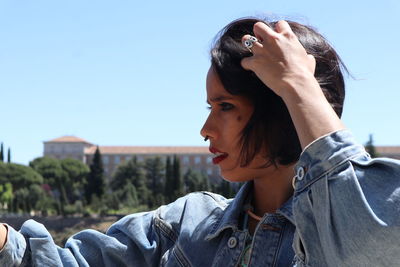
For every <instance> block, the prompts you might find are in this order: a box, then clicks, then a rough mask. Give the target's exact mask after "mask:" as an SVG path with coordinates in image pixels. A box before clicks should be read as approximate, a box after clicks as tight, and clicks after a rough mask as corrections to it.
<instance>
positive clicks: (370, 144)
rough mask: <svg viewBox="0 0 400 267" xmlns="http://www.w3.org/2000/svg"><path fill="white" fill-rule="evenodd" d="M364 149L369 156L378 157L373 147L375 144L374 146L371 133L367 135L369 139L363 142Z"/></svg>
mask: <svg viewBox="0 0 400 267" xmlns="http://www.w3.org/2000/svg"><path fill="white" fill-rule="evenodd" d="M365 150H366V151H367V152H368V153H369V155H370V156H371V158H376V157H378V153H377V152H376V149H375V146H374V139H373V137H372V134H370V135H369V140H368V142H367V143H366V144H365Z"/></svg>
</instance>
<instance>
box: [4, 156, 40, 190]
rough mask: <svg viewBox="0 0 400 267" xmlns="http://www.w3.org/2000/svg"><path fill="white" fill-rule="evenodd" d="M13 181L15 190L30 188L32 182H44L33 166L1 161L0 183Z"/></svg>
mask: <svg viewBox="0 0 400 267" xmlns="http://www.w3.org/2000/svg"><path fill="white" fill-rule="evenodd" d="M7 182H9V183H11V184H12V187H13V190H14V191H16V190H18V189H20V188H28V187H29V186H30V185H31V184H42V183H43V177H42V176H41V175H40V174H39V173H38V172H36V171H35V170H33V169H32V168H30V167H28V166H24V165H20V164H15V163H10V164H5V163H2V162H0V184H5V183H7Z"/></svg>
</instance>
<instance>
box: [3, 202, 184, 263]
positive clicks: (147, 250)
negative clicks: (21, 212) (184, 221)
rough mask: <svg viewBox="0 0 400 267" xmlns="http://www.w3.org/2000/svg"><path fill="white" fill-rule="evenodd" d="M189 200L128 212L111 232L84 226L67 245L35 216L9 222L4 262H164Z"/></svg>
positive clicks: (110, 229) (111, 228) (114, 225)
mask: <svg viewBox="0 0 400 267" xmlns="http://www.w3.org/2000/svg"><path fill="white" fill-rule="evenodd" d="M184 205H185V198H181V199H178V200H177V201H175V202H174V203H172V204H170V205H168V206H162V207H160V208H159V209H157V210H155V211H152V212H145V213H137V214H132V215H129V216H126V217H124V218H122V219H121V220H119V221H118V222H116V223H115V224H113V225H112V226H111V227H110V228H109V229H108V231H107V232H106V234H103V233H100V232H98V231H94V230H84V231H82V232H79V233H77V234H75V235H73V236H72V237H70V238H69V239H68V240H67V242H66V244H65V248H61V247H59V246H57V245H55V244H54V242H53V239H52V237H51V235H50V233H49V232H48V231H47V230H46V228H45V227H44V226H43V225H42V224H40V223H37V222H35V221H34V220H28V221H26V222H25V223H24V224H23V225H22V227H21V229H20V231H19V232H17V231H16V230H14V229H13V228H12V227H10V226H8V229H9V230H8V239H7V243H6V245H5V246H4V248H3V250H2V251H1V252H0V266H32V265H33V266H96V267H97V266H99V267H100V266H141V267H142V266H143V267H144V266H159V265H160V263H161V261H162V260H163V256H164V254H168V253H166V252H167V251H168V249H169V248H171V247H172V246H173V244H174V242H175V241H176V238H177V231H179V221H180V216H181V215H182V210H183V207H184ZM163 217H167V219H164V218H163Z"/></svg>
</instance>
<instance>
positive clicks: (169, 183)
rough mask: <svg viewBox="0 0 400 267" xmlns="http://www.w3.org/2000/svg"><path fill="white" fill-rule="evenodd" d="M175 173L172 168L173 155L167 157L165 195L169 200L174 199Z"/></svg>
mask: <svg viewBox="0 0 400 267" xmlns="http://www.w3.org/2000/svg"><path fill="white" fill-rule="evenodd" d="M174 190H175V188H174V174H173V169H172V162H171V157H167V160H166V163H165V188H164V197H165V200H166V201H167V202H171V201H174V198H175V192H174Z"/></svg>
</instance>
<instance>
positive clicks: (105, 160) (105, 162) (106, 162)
mask: <svg viewBox="0 0 400 267" xmlns="http://www.w3.org/2000/svg"><path fill="white" fill-rule="evenodd" d="M108 162H109V159H108V156H103V164H108Z"/></svg>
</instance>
